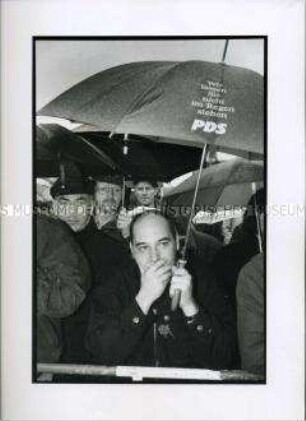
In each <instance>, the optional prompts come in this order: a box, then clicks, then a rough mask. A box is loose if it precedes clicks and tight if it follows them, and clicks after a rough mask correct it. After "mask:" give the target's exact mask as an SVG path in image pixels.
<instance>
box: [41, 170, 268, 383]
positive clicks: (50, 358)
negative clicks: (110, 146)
mask: <svg viewBox="0 0 306 421" xmlns="http://www.w3.org/2000/svg"><path fill="white" fill-rule="evenodd" d="M122 188H123V179H122V177H121V176H117V175H115V176H103V177H99V178H96V179H95V180H93V179H88V178H86V177H83V176H82V175H81V174H75V173H74V174H72V175H69V172H66V174H65V177H60V178H59V179H57V180H56V181H55V183H54V184H53V185H52V187H51V189H50V193H51V196H52V200H53V201H52V212H49V214H38V215H37V229H36V233H37V247H36V252H37V259H36V268H37V276H36V289H35V291H36V301H37V302H36V311H37V320H36V326H37V330H36V344H37V350H36V355H37V361H38V362H45V363H52V362H62V363H74V364H100V365H112V366H114V365H137V366H152V367H153V366H155V367H158V366H160V367H186V368H207V369H240V368H242V369H244V370H247V371H249V372H252V373H257V374H262V375H264V373H265V332H264V327H265V323H264V320H265V319H264V314H265V312H264V290H265V285H264V280H265V276H264V257H263V256H264V254H263V253H262V251H263V250H262V249H260V247H259V242H258V222H259V223H260V222H261V224H259V225H260V226H261V229H263V225H264V224H263V219H262V218H260V220H259V221H258V218H257V220H256V216H258V215H254V212H248V210H249V208H251V209H253V210H254V207H255V206H257V205H259V204H260V205H261V206H258V209H259V215H263V214H264V206H263V205H264V193H263V191H259V192H257V194H256V195H255V196H254V197H253V198H252V201H253V202H250V207H248V208H247V212H246V215H245V217H244V220H243V222H242V223H241V224H240V225H239V226H238V227H237V228H236V229H235V231H234V233H233V236H232V238H231V240H230V241H229V242H227V244H222V241H221V240H220V238H217V237H216V236H213V235H211V234H209V233H207V232H206V233H205V232H201V231H199V230H198V229H197V227H196V225H194V224H193V225H192V229H191V236H190V241H189V243H188V247H187V256H186V265H183V266H182V265H179V264H178V259H179V256H180V255H179V252H180V248H181V238H182V233H184V230H185V228H186V220H184V218H179V217H177V218H170V217H169V216H167V212H166V209H164V208H163V209H161V207H160V200H159V188H158V184H157V182H156V180H151V179H147V178H145V177H144V178H139V179H137V180H134V187H133V192H132V197H131V198H130V203H129V206H127V205H126V204H123V203H122ZM254 200H255V202H254ZM250 213H251V214H250ZM256 222H257V223H256ZM263 246H264V245H263ZM175 291H180V299H179V304H178V307H177V308H176V309H175V310H171V301H172V299H173V296H174V294H175Z"/></svg>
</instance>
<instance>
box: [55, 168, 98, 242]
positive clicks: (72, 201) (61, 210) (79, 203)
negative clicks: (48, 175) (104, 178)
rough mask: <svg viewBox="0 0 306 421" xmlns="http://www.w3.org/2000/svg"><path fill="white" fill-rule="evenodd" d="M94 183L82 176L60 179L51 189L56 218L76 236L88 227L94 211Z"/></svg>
mask: <svg viewBox="0 0 306 421" xmlns="http://www.w3.org/2000/svg"><path fill="white" fill-rule="evenodd" d="M93 192H94V183H93V182H92V180H90V179H87V178H84V177H82V176H81V175H78V176H76V175H74V176H69V175H68V176H67V177H65V179H64V180H63V181H62V180H61V179H60V178H58V179H57V180H56V181H55V183H54V184H53V185H52V187H51V189H50V194H51V196H52V199H53V202H52V211H53V214H54V216H56V217H57V218H59V219H60V220H62V221H63V222H65V223H66V224H68V225H69V227H70V228H71V229H72V231H73V232H75V233H76V234H77V233H79V232H82V231H83V230H84V229H85V228H86V227H87V225H88V223H89V221H90V218H91V216H92V211H93Z"/></svg>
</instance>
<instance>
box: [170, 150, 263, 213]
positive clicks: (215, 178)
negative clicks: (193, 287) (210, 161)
mask: <svg viewBox="0 0 306 421" xmlns="http://www.w3.org/2000/svg"><path fill="white" fill-rule="evenodd" d="M197 179H198V171H194V172H193V173H192V175H191V176H190V177H189V178H187V179H186V180H184V181H183V182H181V183H180V184H179V185H177V186H175V187H172V188H167V189H165V190H164V192H163V197H164V198H165V200H166V201H167V203H168V204H169V205H171V206H177V207H180V206H184V207H185V206H186V203H191V202H192V199H193V195H194V190H195V187H196V183H197ZM263 179H264V166H263V163H262V162H258V161H253V162H250V161H247V160H244V159H241V158H235V159H231V160H229V161H224V162H221V163H219V164H215V165H211V166H210V167H207V168H205V169H203V170H202V174H201V176H200V181H199V188H198V194H197V198H196V206H197V207H198V208H203V209H207V210H208V211H211V212H212V211H213V210H215V209H217V208H224V207H226V208H230V207H237V206H246V205H247V203H248V201H249V199H250V197H251V196H252V194H253V189H252V183H253V182H257V183H258V184H260V185H261V184H262V182H263Z"/></svg>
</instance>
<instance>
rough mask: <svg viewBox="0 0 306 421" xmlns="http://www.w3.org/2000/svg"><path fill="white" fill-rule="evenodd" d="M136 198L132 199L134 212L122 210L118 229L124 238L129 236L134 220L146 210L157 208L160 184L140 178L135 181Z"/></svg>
mask: <svg viewBox="0 0 306 421" xmlns="http://www.w3.org/2000/svg"><path fill="white" fill-rule="evenodd" d="M133 193H134V197H133V198H132V207H134V209H133V210H130V211H128V210H126V209H124V208H122V209H121V211H120V213H119V216H118V220H117V227H118V229H120V231H121V233H122V235H123V237H125V238H127V237H128V236H129V227H130V223H131V220H132V218H133V217H134V216H135V215H137V214H138V213H141V212H143V211H144V210H148V209H150V208H151V209H153V208H157V207H158V206H157V195H158V183H157V181H156V180H154V179H151V178H147V177H140V178H137V179H135V180H134V190H133ZM133 205H134V206H133Z"/></svg>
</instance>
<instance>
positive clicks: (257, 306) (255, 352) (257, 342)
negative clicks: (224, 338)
mask: <svg viewBox="0 0 306 421" xmlns="http://www.w3.org/2000/svg"><path fill="white" fill-rule="evenodd" d="M236 293H237V323H238V337H239V348H240V354H241V366H242V368H243V369H244V370H246V371H250V372H253V373H257V374H264V372H265V271H264V255H263V254H262V253H261V254H257V255H256V256H254V257H253V258H252V260H250V261H249V262H248V264H246V265H245V266H244V267H243V268H242V270H241V271H240V274H239V278H238V283H237V291H236Z"/></svg>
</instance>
